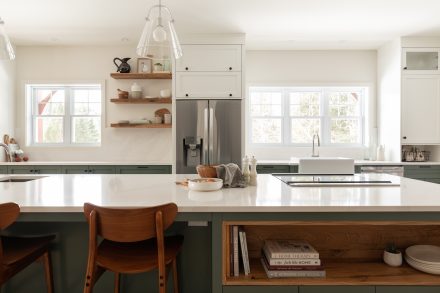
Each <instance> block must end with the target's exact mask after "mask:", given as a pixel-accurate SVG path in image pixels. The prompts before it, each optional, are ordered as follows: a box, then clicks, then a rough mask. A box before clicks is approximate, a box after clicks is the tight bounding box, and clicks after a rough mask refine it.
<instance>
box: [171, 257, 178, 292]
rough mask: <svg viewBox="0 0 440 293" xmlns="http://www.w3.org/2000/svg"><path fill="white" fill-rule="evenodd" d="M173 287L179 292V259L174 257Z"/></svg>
mask: <svg viewBox="0 0 440 293" xmlns="http://www.w3.org/2000/svg"><path fill="white" fill-rule="evenodd" d="M172 265H173V287H174V293H179V281H178V280H177V261H176V259H173V264H172Z"/></svg>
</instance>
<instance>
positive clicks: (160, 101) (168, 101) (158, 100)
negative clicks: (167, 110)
mask: <svg viewBox="0 0 440 293" xmlns="http://www.w3.org/2000/svg"><path fill="white" fill-rule="evenodd" d="M110 102H112V103H116V104H171V103H172V100H171V98H152V99H133V98H129V99H110Z"/></svg>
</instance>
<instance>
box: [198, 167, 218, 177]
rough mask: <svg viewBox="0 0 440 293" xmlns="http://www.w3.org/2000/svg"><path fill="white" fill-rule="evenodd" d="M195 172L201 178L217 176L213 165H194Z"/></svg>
mask: <svg viewBox="0 0 440 293" xmlns="http://www.w3.org/2000/svg"><path fill="white" fill-rule="evenodd" d="M196 170H197V174H199V176H200V177H202V178H217V171H216V170H215V168H214V166H209V165H198V166H197V167H196Z"/></svg>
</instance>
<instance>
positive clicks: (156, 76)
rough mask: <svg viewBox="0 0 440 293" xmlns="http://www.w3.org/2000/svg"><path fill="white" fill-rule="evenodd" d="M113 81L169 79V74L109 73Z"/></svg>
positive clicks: (170, 75)
mask: <svg viewBox="0 0 440 293" xmlns="http://www.w3.org/2000/svg"><path fill="white" fill-rule="evenodd" d="M110 76H111V77H113V78H114V79H171V77H172V74H171V73H118V72H114V73H110Z"/></svg>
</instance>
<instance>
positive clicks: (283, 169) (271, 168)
mask: <svg viewBox="0 0 440 293" xmlns="http://www.w3.org/2000/svg"><path fill="white" fill-rule="evenodd" d="M257 173H259V174H271V173H290V166H289V165H258V166H257Z"/></svg>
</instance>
